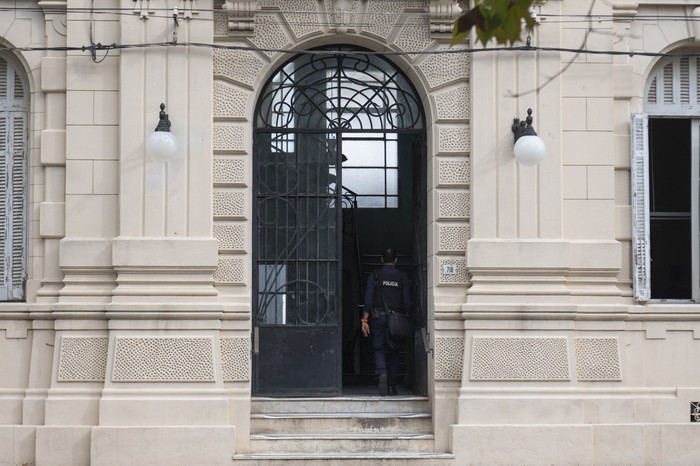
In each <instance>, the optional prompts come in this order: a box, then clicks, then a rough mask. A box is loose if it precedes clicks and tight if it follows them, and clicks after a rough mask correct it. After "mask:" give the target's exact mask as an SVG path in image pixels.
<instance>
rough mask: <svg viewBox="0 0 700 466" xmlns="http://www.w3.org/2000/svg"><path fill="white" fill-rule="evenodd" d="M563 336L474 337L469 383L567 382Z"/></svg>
mask: <svg viewBox="0 0 700 466" xmlns="http://www.w3.org/2000/svg"><path fill="white" fill-rule="evenodd" d="M568 355H569V348H568V343H567V339H566V337H552V338H544V337H543V338H537V337H474V340H473V344H472V361H471V366H472V367H471V379H472V380H532V381H536V380H570V377H569V356H568Z"/></svg>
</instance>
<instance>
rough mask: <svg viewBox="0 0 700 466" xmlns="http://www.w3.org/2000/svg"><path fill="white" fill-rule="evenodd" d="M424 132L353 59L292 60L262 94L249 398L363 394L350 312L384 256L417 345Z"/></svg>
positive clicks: (364, 378) (394, 87)
mask: <svg viewBox="0 0 700 466" xmlns="http://www.w3.org/2000/svg"><path fill="white" fill-rule="evenodd" d="M424 120H425V119H424V115H423V111H422V107H421V103H420V99H419V97H418V94H417V93H416V91H415V89H414V88H413V87H412V85H411V83H410V82H409V81H408V79H407V78H406V77H405V76H404V75H403V73H402V72H401V71H400V70H398V68H396V67H395V66H394V65H393V64H392V63H391V62H389V61H388V60H386V59H384V58H382V57H380V56H378V55H375V54H372V53H369V52H367V51H365V50H360V49H357V48H353V47H348V46H343V47H337V46H336V47H333V48H332V49H331V48H325V49H315V50H312V51H310V52H306V53H301V54H299V55H297V56H296V57H294V58H292V59H291V60H289V61H288V62H286V63H285V64H284V65H282V66H281V67H280V68H279V69H278V70H277V71H276V72H275V73H274V74H273V75H272V77H271V78H270V79H269V80H268V82H267V84H266V85H265V86H264V88H263V90H262V92H261V94H260V97H259V99H258V104H257V107H256V112H255V142H254V145H255V147H254V154H255V162H254V192H255V199H254V206H253V216H254V226H253V229H254V244H253V250H254V263H253V283H254V294H253V296H254V299H253V347H254V351H253V364H254V374H253V390H254V392H255V393H256V394H272V395H320V394H325V395H336V394H340V393H341V392H342V391H343V386H344V385H345V388H346V389H347V388H348V386H349V385H350V384H356V385H360V386H361V385H363V384H370V383H371V380H372V373H373V367H372V364H373V362H372V360H371V357H370V356H371V353H370V351H369V342H367V341H366V340H365V339H363V338H362V337H360V332H359V325H358V324H359V307H358V306H359V305H360V304H361V302H362V295H363V291H364V286H365V284H364V281H365V280H366V277H367V274H368V273H369V272H370V271H371V270H372V269H373V268H374V267H377V266H379V261H378V257H379V254H380V252H381V249H382V248H383V247H386V246H388V245H390V246H391V247H393V248H395V249H397V250H398V251H399V253H400V259H399V260H400V266H403V268H404V270H406V271H410V272H411V279H412V285H413V300H414V312H416V315H417V319H418V324H419V325H417V335H420V332H421V329H422V328H424V327H425V321H426V312H425V309H426V303H425V291H424V290H425V287H426V282H425V270H426V268H425V263H426V257H425V254H426V253H425V251H426V238H425V232H426V225H425V222H426V220H425V219H426V205H425V201H424V199H425V194H426V168H425V167H426V157H425V150H424V147H425V146H424V143H423V141H424V140H425V121H424ZM406 346H407V348H406V354H405V365H404V367H405V373H406V377H405V378H406V380H405V381H406V385H409V386H411V387H412V388H414V389H416V390H418V391H421V392H423V391H424V390H425V377H426V375H425V355H424V354H423V351H422V344H420V338H417V339H416V342H415V344H414V342H407V345H406ZM368 354H369V356H368Z"/></svg>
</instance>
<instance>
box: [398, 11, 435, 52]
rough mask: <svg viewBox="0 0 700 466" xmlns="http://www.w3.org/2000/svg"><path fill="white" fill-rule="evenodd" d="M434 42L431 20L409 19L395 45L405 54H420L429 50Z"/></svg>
mask: <svg viewBox="0 0 700 466" xmlns="http://www.w3.org/2000/svg"><path fill="white" fill-rule="evenodd" d="M432 43H433V40H432V39H431V38H430V18H427V17H425V18H417V17H411V18H408V19H407V20H406V21H405V22H404V24H403V25H402V27H401V31H400V32H399V34H398V35H397V36H396V39H395V40H394V44H396V46H397V47H398V48H400V49H401V50H403V51H405V52H419V51H423V50H425V49H427V48H428V47H429V46H430V44H432Z"/></svg>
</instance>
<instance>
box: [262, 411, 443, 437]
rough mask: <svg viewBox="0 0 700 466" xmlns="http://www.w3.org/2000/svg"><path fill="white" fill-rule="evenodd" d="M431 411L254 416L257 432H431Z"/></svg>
mask: <svg viewBox="0 0 700 466" xmlns="http://www.w3.org/2000/svg"><path fill="white" fill-rule="evenodd" d="M431 430H432V420H431V417H430V414H429V413H266V414H253V415H251V425H250V431H251V433H254V434H284V433H287V434H289V433H302V432H303V433H306V434H310V433H313V432H316V433H325V434H336V433H338V434H340V433H363V432H364V433H373V432H385V433H396V434H398V433H406V434H410V433H417V432H418V433H419V432H430V431H431Z"/></svg>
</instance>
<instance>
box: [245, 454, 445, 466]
mask: <svg viewBox="0 0 700 466" xmlns="http://www.w3.org/2000/svg"><path fill="white" fill-rule="evenodd" d="M233 460H234V464H235V465H236V466H289V465H290V464H291V465H298V466H302V465H303V466H455V462H454V456H453V455H450V454H447V453H420V452H391V453H376V452H372V453H297V454H291V453H290V454H275V453H257V454H253V453H251V454H238V455H234V456H233Z"/></svg>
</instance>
